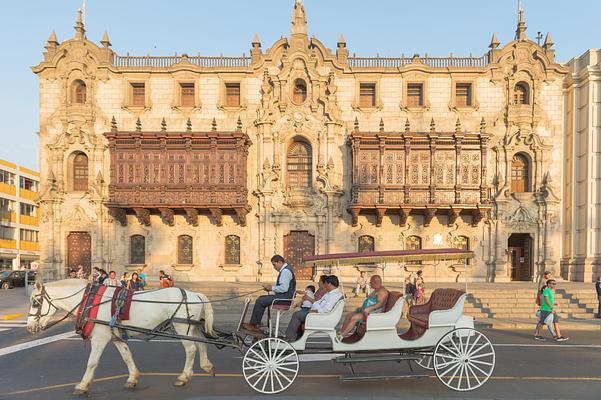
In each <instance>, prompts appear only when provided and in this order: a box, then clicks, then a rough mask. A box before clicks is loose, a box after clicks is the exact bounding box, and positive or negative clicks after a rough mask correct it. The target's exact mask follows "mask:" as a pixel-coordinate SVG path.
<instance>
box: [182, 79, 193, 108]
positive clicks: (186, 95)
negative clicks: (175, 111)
mask: <svg viewBox="0 0 601 400" xmlns="http://www.w3.org/2000/svg"><path fill="white" fill-rule="evenodd" d="M179 86H180V96H181V99H180V103H181V105H182V106H184V107H193V106H194V103H195V102H194V97H195V93H194V83H180V84H179Z"/></svg>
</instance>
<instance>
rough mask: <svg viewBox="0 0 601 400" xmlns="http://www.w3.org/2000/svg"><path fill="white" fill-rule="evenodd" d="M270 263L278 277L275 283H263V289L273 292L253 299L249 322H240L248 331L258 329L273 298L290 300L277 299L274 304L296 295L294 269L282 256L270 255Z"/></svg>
mask: <svg viewBox="0 0 601 400" xmlns="http://www.w3.org/2000/svg"><path fill="white" fill-rule="evenodd" d="M271 265H273V268H274V269H275V270H276V271H278V279H277V280H276V283H275V285H263V289H265V290H266V291H268V292H273V293H274V294H272V295H265V296H259V297H258V298H257V300H256V301H255V306H254V307H253V312H252V315H251V317H250V323H244V324H242V327H243V328H244V329H246V330H248V331H253V332H258V331H260V329H259V325H260V324H261V320H262V319H263V314H264V313H265V309H266V308H267V307H270V306H271V304H272V303H273V301H274V300H275V299H284V300H287V299H289V300H290V301H288V302H286V301H278V302H276V304H290V303H291V302H292V300H293V299H294V296H295V295H296V278H295V277H294V271H293V270H292V268H291V267H290V266H289V265H288V264H287V263H286V260H284V257H282V256H280V255H275V256H273V257H271Z"/></svg>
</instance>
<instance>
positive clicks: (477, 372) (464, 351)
mask: <svg viewBox="0 0 601 400" xmlns="http://www.w3.org/2000/svg"><path fill="white" fill-rule="evenodd" d="M433 361H434V363H433V364H434V371H436V376H437V377H438V379H439V380H440V381H441V382H442V383H443V384H444V385H445V386H447V387H449V388H451V389H453V390H457V391H462V392H464V391H468V390H474V389H477V388H479V387H480V386H482V385H483V384H484V383H485V382H486V381H487V380H488V379H489V378H490V376H491V375H492V373H493V370H494V368H495V349H494V348H493V345H492V343H490V340H488V338H487V337H486V336H484V335H483V334H482V333H480V332H478V331H476V330H474V329H470V328H459V329H455V330H453V331H451V332H449V333H447V334H446V335H445V336H443V337H442V339H440V341H439V342H438V344H437V345H436V348H435V349H434V358H433Z"/></svg>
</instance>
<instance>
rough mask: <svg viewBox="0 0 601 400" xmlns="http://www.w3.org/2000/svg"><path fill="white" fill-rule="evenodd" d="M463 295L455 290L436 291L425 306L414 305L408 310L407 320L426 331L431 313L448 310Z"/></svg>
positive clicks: (461, 291) (460, 291) (462, 292)
mask: <svg viewBox="0 0 601 400" xmlns="http://www.w3.org/2000/svg"><path fill="white" fill-rule="evenodd" d="M464 293H465V292H464V291H463V290H457V289H436V290H434V292H432V296H430V300H428V302H427V303H426V304H419V305H414V306H411V308H409V314H408V315H407V319H408V320H409V322H411V323H412V324H415V325H417V326H419V327H421V328H426V329H427V328H428V325H429V321H430V314H431V313H432V311H445V310H450V309H451V308H453V307H454V306H455V304H456V303H457V301H458V300H459V299H460V297H461V296H463V294H464ZM460 314H461V313H460ZM458 317H459V316H458ZM453 322H454V321H453Z"/></svg>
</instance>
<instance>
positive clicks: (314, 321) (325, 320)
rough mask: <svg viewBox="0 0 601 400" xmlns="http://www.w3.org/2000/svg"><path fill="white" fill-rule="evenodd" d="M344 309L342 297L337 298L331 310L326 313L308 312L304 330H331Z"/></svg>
mask: <svg viewBox="0 0 601 400" xmlns="http://www.w3.org/2000/svg"><path fill="white" fill-rule="evenodd" d="M343 311H344V299H340V300H338V302H337V303H336V304H335V305H334V308H333V309H332V311H330V312H327V313H321V314H319V313H310V314H307V318H306V319H305V323H304V329H305V332H306V331H321V332H324V331H332V332H334V329H335V328H336V325H338V321H340V318H341V317H342V313H343Z"/></svg>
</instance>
